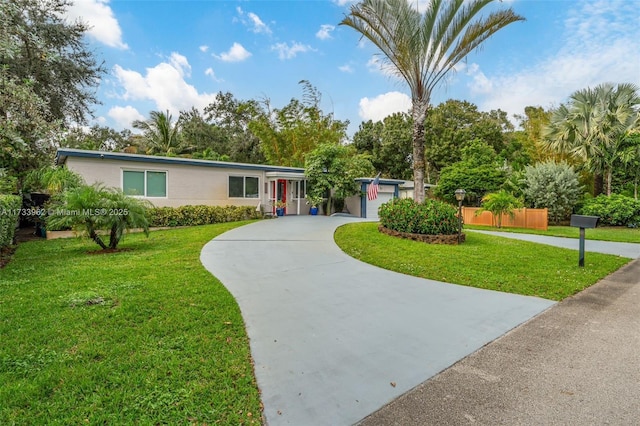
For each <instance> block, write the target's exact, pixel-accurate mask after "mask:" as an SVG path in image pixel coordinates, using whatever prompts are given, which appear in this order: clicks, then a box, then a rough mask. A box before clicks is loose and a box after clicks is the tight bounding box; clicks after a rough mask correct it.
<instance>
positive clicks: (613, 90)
mask: <svg viewBox="0 0 640 426" xmlns="http://www.w3.org/2000/svg"><path fill="white" fill-rule="evenodd" d="M639 127H640V94H639V93H638V87H637V86H635V85H633V84H629V83H622V84H618V85H617V86H615V85H613V84H612V83H604V84H601V85H599V86H596V87H595V88H593V89H591V88H589V87H588V88H586V89H582V90H578V91H576V92H574V93H573V94H572V95H571V96H570V97H569V101H568V102H567V103H566V104H563V105H560V107H558V108H557V109H555V110H553V111H552V112H551V119H550V121H549V125H548V126H547V127H546V129H545V132H544V135H545V138H546V142H545V144H546V146H547V147H548V148H550V149H553V150H556V151H559V152H564V153H568V154H570V155H572V156H573V157H575V158H577V159H580V160H582V161H584V163H585V165H586V167H587V168H588V169H589V170H590V171H591V172H593V173H594V175H595V176H596V181H599V180H600V179H601V177H602V176H606V193H607V195H610V194H611V181H612V176H613V168H614V165H615V163H616V162H618V161H620V156H621V154H622V151H623V144H624V141H625V139H626V138H627V137H628V135H629V133H630V132H632V131H634V130H637V129H638V128H639ZM598 177H599V178H598ZM596 186H598V185H596ZM599 192H600V190H599V188H597V187H596V188H595V194H594V195H598V194H599Z"/></svg>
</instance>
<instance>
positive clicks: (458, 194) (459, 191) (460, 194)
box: [455, 189, 467, 244]
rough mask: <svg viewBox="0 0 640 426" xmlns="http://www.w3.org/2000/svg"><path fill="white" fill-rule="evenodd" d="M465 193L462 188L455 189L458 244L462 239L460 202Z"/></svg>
mask: <svg viewBox="0 0 640 426" xmlns="http://www.w3.org/2000/svg"><path fill="white" fill-rule="evenodd" d="M466 193H467V191H465V190H464V189H456V192H455V194H456V200H458V244H460V240H461V239H462V202H463V201H464V196H465V194H466Z"/></svg>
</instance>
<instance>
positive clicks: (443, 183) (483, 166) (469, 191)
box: [434, 140, 506, 205]
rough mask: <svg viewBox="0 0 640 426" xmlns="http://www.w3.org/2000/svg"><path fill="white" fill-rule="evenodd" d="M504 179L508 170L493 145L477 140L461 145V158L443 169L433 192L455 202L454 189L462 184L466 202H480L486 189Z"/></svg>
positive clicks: (486, 191) (471, 203)
mask: <svg viewBox="0 0 640 426" xmlns="http://www.w3.org/2000/svg"><path fill="white" fill-rule="evenodd" d="M505 180H506V174H505V171H504V169H503V168H502V167H501V166H500V162H499V160H498V157H497V155H496V153H495V152H494V151H493V148H491V147H490V146H488V145H487V144H486V143H484V142H482V141H479V140H476V141H473V142H472V143H470V144H469V145H468V146H466V147H465V148H463V149H462V160H461V161H459V162H457V163H454V164H452V165H451V166H447V167H445V168H444V169H442V172H441V173H440V180H438V184H437V186H436V187H435V189H434V195H435V196H436V197H438V198H440V199H442V200H444V201H447V202H449V203H456V199H455V191H456V189H458V188H463V189H464V190H465V191H466V197H465V201H464V202H465V204H467V205H478V204H479V203H480V200H481V199H482V197H483V196H484V195H485V194H486V193H488V192H493V191H497V190H498V189H499V188H500V187H501V186H502V185H503V184H504V182H505Z"/></svg>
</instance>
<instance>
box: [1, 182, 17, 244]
mask: <svg viewBox="0 0 640 426" xmlns="http://www.w3.org/2000/svg"><path fill="white" fill-rule="evenodd" d="M20 207H22V198H21V197H19V196H17V195H2V194H0V249H1V248H3V247H6V246H9V245H11V244H12V243H13V237H14V236H15V233H16V224H17V223H18V217H19V216H20Z"/></svg>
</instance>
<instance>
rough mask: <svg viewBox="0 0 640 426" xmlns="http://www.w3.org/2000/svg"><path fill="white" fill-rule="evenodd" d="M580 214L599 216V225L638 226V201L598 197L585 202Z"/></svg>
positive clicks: (639, 212) (639, 203)
mask: <svg viewBox="0 0 640 426" xmlns="http://www.w3.org/2000/svg"><path fill="white" fill-rule="evenodd" d="M580 213H581V214H584V215H587V216H600V221H599V222H598V223H599V224H600V225H610V226H630V227H637V226H640V200H636V199H634V198H631V197H627V196H625V195H620V194H611V195H610V196H606V195H598V196H597V197H596V198H592V199H590V200H588V201H586V202H585V203H584V205H583V206H582V209H581V210H580Z"/></svg>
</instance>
